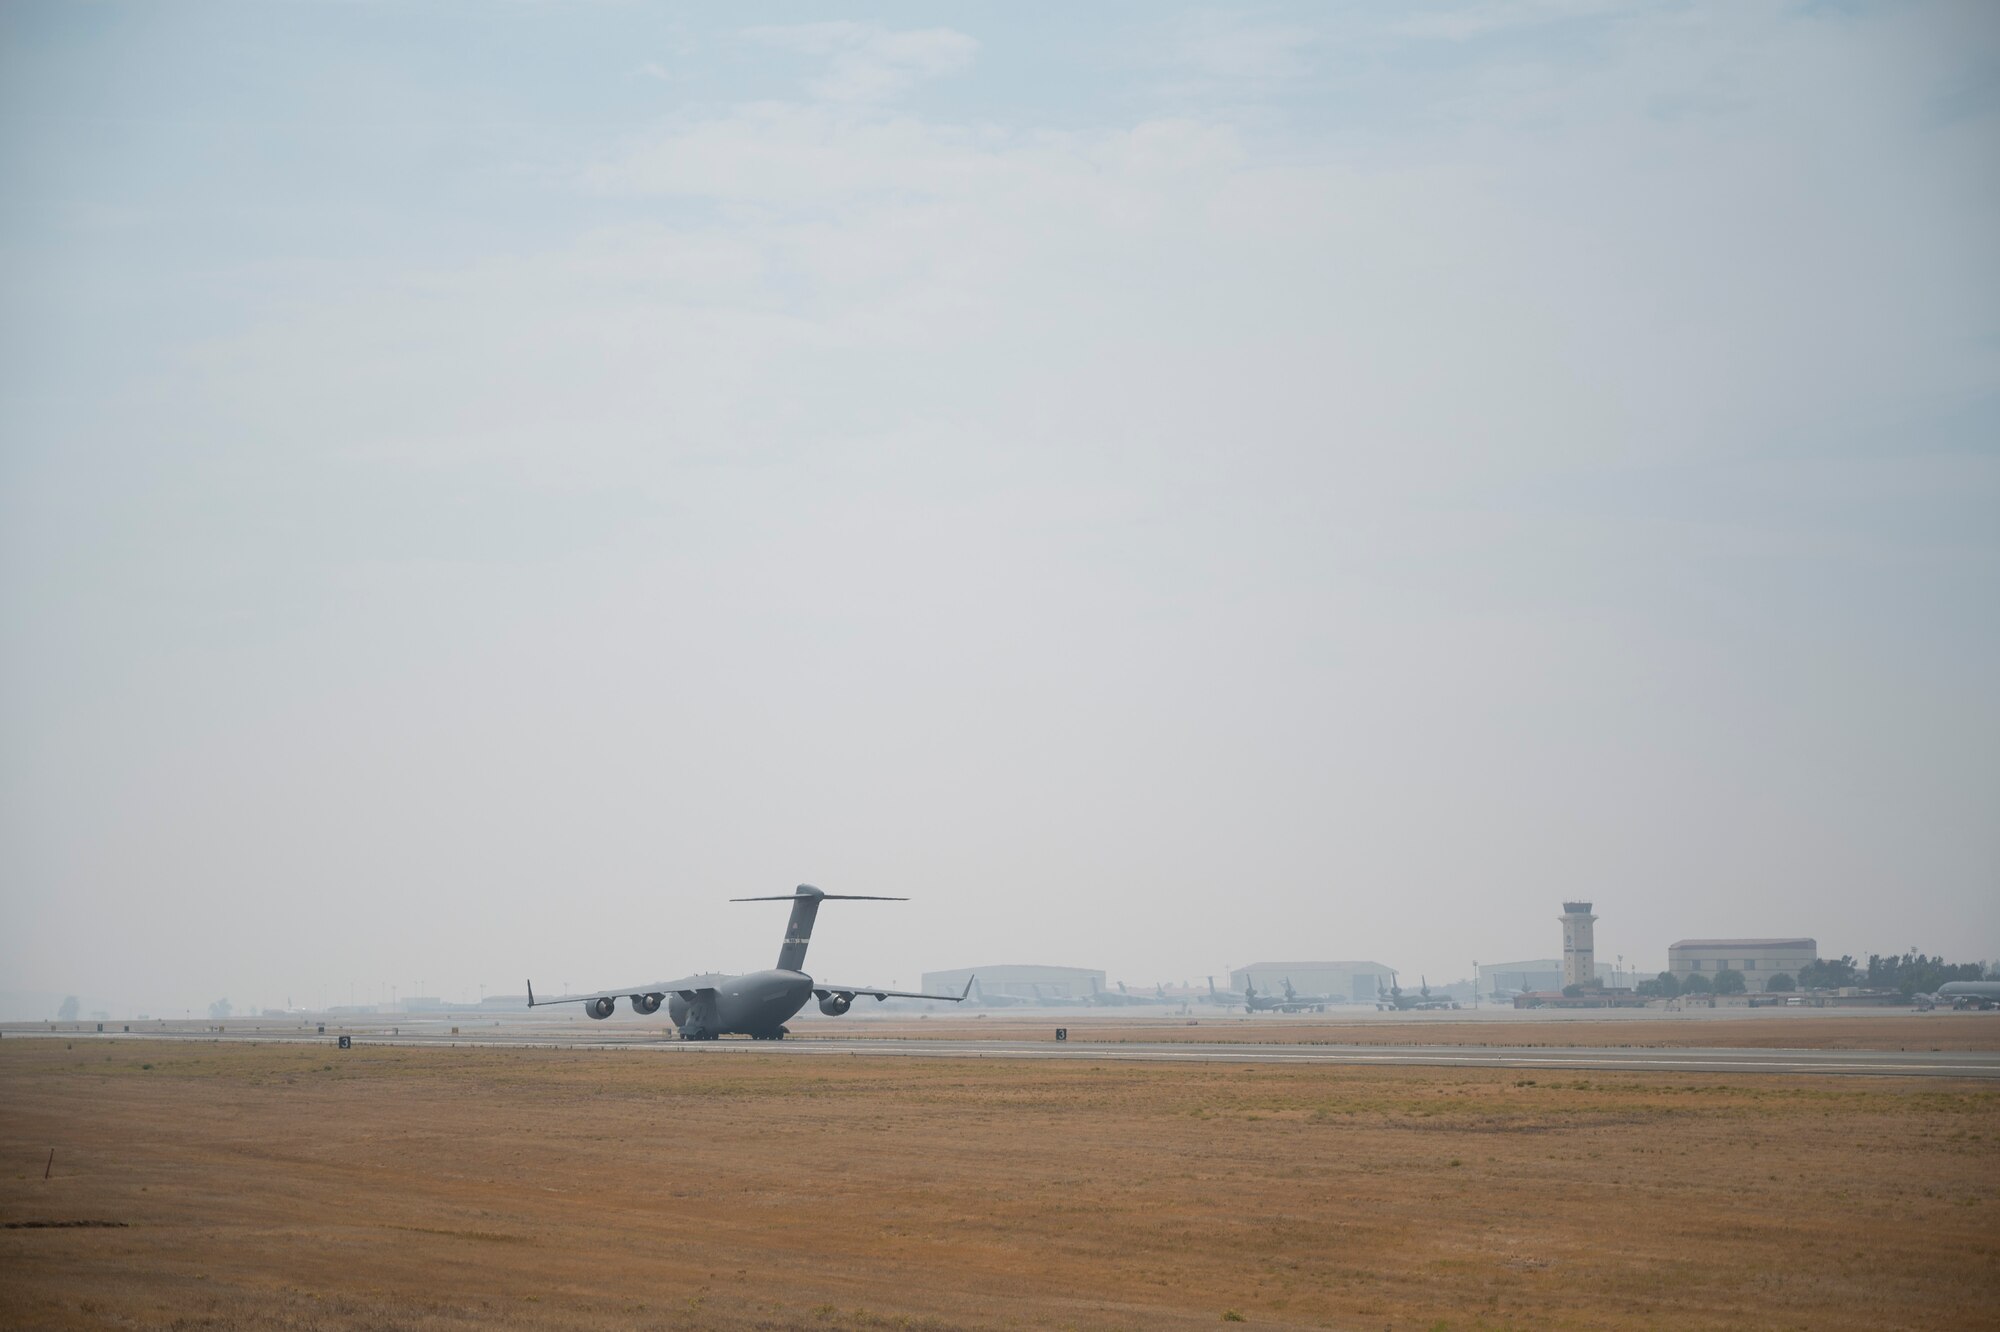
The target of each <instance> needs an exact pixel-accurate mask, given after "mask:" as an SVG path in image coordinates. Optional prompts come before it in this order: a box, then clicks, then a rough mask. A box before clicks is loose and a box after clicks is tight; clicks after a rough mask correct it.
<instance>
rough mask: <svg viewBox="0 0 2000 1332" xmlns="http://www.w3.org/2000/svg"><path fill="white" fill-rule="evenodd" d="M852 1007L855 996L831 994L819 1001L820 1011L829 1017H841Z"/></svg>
mask: <svg viewBox="0 0 2000 1332" xmlns="http://www.w3.org/2000/svg"><path fill="white" fill-rule="evenodd" d="M852 1007H854V996H853V995H851V994H829V995H827V996H826V997H825V998H824V999H822V1000H820V1001H819V1011H820V1012H822V1013H824V1014H826V1015H827V1016H828V1017H839V1016H840V1015H841V1014H842V1013H845V1012H846V1011H847V1010H848V1009H850V1008H852Z"/></svg>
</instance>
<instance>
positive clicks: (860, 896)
mask: <svg viewBox="0 0 2000 1332" xmlns="http://www.w3.org/2000/svg"><path fill="white" fill-rule="evenodd" d="M808 896H810V897H811V898H812V900H813V901H815V902H907V901H909V900H910V899H909V898H907V897H875V896H872V895H870V894H868V893H811V894H807V893H779V894H778V895H777V896H775V897H732V898H730V899H729V900H730V901H732V902H796V901H798V900H799V899H800V898H802V897H808Z"/></svg>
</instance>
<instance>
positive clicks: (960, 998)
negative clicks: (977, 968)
mask: <svg viewBox="0 0 2000 1332" xmlns="http://www.w3.org/2000/svg"><path fill="white" fill-rule="evenodd" d="M978 979H979V977H977V976H967V977H966V978H965V993H964V994H961V995H959V996H958V1002H960V1003H961V1004H962V1003H964V1002H965V1001H966V1000H967V999H970V998H971V997H972V982H974V981H976V980H978Z"/></svg>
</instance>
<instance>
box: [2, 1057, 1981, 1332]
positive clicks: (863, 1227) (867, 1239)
mask: <svg viewBox="0 0 2000 1332" xmlns="http://www.w3.org/2000/svg"><path fill="white" fill-rule="evenodd" d="M0 1111H4V1114H0V1160H4V1162H5V1165H6V1169H5V1171H4V1174H0V1222H4V1224H5V1227H6V1228H5V1229H0V1323H4V1324H5V1325H7V1326H10V1327H55V1328H62V1327H95V1326H143V1327H176V1328H253V1327H254V1328H264V1327H274V1328H293V1329H306V1328H335V1327H411V1328H421V1329H437V1330H439V1332H444V1330H446V1329H450V1330H452V1332H457V1330H458V1329H469V1328H474V1327H494V1326H503V1327H523V1328H628V1327H629V1328H721V1329H735V1328H745V1329H748V1328H766V1329H828V1330H829V1332H832V1330H835V1329H848V1328H896V1327H909V1328H946V1327H952V1328H956V1327H973V1328H986V1327H1033V1328H1040V1327H1075V1328H1154V1327H1173V1326H1187V1327H1195V1326H1201V1327H1208V1326H1215V1325H1218V1324H1220V1323H1221V1322H1223V1321H1225V1319H1229V1320H1231V1321H1233V1318H1234V1317H1240V1318H1241V1319H1243V1320H1244V1321H1245V1323H1246V1324H1247V1325H1250V1326H1258V1327H1332V1328H1343V1329H1370V1330H1371V1332H1372V1330H1373V1329H1381V1328H1395V1329H1404V1328H1409V1329H1451V1330H1453V1332H1466V1330H1469V1329H1502V1328H1520V1329H1529V1328H1535V1329H1540V1328H1625V1327H1662V1328H1673V1329H1677V1330H1680V1329H1704V1328H1744V1327H1757V1328H1802V1329H1803V1328H1810V1329H1813V1330H1814V1332H1826V1330H1828V1329H1840V1328H1857V1329H1860V1328H1869V1329H1873V1328H1883V1327H1910V1328H1926V1329H1941V1328H1958V1327H1970V1326H1993V1325H1994V1324H1995V1318H1996V1310H2000V1224H1996V1223H2000V1089H1996V1088H1995V1087H1994V1086H1993V1085H1992V1084H1977V1085H1975V1084H1968V1083H1956V1082H1947V1081H1939V1080H1921V1081H1919V1080H1893V1079H1875V1078H1848V1079H1806V1078H1775V1077H1762V1078H1759V1077H1748V1076H1735V1077H1725V1076H1714V1075H1705V1076H1704V1075H1694V1076H1682V1075H1670V1074H1597V1075H1590V1076H1561V1077H1550V1076H1548V1075H1542V1074H1520V1073H1515V1072H1512V1071H1488V1070H1458V1069H1451V1070H1445V1069H1422V1068H1381V1067H1374V1068H1365V1069H1360V1068H1341V1067H1324V1066H1321V1067H1307V1068H1296V1067H1268V1066H1242V1067H1226V1066H1215V1065H1200V1066H1193V1067H1187V1066H1180V1065H1169V1066H1158V1065H1144V1064H1136V1065H1135V1064H1124V1063H1106V1064H1104V1065H1102V1066H1093V1065H1091V1064H1089V1063H1065V1062H1021V1061H1012V1062H1009V1061H990V1060H981V1061H972V1060H966V1061H957V1060H898V1059H871V1058H852V1059H843V1060H839V1061H827V1060H818V1059H799V1058H783V1057H780V1058H758V1057H727V1058H716V1059H690V1058H659V1057H654V1056H650V1055H648V1054H646V1053H644V1052H639V1051H615V1052H601V1051H600V1052H593V1051H550V1050H487V1049H480V1050H469V1049H449V1048H445V1049H436V1048H430V1049H401V1048H386V1047H375V1048H357V1049H355V1050H352V1051H347V1052H341V1051H337V1050H334V1049H332V1048H330V1047H315V1046H298V1045H289V1046H288V1045H238V1044H233V1043H232V1044H206V1043H203V1044H196V1043H188V1042H177V1043H143V1044H142V1043H136V1042H134V1043H127V1042H118V1043H112V1042H98V1041H88V1040H78V1041H76V1042H75V1043H74V1044H73V1045H70V1044H68V1043H66V1042H63V1041H60V1040H46V1039H45V1040H13V1039H9V1040H7V1041H5V1042H4V1047H0ZM51 1147H53V1148H54V1149H55V1161H54V1167H53V1170H52V1171H51V1173H50V1177H49V1178H48V1179H46V1180H44V1179H43V1178H42V1174H43V1169H44V1163H45V1161H46V1160H47V1154H48V1151H49V1149H50V1148H51ZM65 1221H67V1222H78V1221H84V1222H106V1223H115V1224H108V1225H98V1226H80V1227H62V1228H56V1227H44V1226H32V1227H31V1226H29V1225H27V1224H24V1223H37V1222H65Z"/></svg>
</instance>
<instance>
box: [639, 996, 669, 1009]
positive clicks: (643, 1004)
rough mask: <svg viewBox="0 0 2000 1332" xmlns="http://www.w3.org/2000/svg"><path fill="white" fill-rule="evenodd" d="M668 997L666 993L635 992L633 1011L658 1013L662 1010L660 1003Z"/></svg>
mask: <svg viewBox="0 0 2000 1332" xmlns="http://www.w3.org/2000/svg"><path fill="white" fill-rule="evenodd" d="M666 997H667V996H665V995H664V994H635V995H633V996H632V1011H633V1012H634V1013H657V1012H659V1011H660V1004H661V1003H662V1002H663V1001H664V1000H665V999H666Z"/></svg>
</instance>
